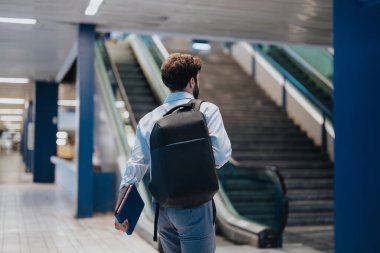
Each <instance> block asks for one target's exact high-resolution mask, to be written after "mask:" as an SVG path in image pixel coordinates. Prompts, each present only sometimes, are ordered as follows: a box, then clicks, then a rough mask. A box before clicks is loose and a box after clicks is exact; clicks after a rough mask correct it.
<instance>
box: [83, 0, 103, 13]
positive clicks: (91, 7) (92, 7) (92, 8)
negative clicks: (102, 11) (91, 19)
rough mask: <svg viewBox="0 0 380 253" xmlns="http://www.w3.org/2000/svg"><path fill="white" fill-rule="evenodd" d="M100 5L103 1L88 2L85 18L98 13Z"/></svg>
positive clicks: (93, 0)
mask: <svg viewBox="0 0 380 253" xmlns="http://www.w3.org/2000/svg"><path fill="white" fill-rule="evenodd" d="M102 3H103V0H90V3H89V4H88V6H87V8H86V11H85V13H84V14H86V15H87V16H94V15H95V14H96V13H97V12H98V10H99V7H100V5H101V4H102Z"/></svg>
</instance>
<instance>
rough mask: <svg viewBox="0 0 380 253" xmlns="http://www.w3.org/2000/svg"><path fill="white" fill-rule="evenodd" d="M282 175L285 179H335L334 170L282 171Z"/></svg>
mask: <svg viewBox="0 0 380 253" xmlns="http://www.w3.org/2000/svg"><path fill="white" fill-rule="evenodd" d="M281 174H282V176H283V177H284V178H285V179H304V180H309V179H314V178H315V179H318V178H333V176H334V172H333V171H332V170H316V169H314V170H313V169H309V170H306V169H303V170H299V169H298V170H297V169H281Z"/></svg>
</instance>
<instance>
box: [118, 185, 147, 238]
mask: <svg viewBox="0 0 380 253" xmlns="http://www.w3.org/2000/svg"><path fill="white" fill-rule="evenodd" d="M143 209H144V201H143V200H142V199H141V197H140V194H139V192H138V191H137V188H136V186H134V185H129V186H128V187H124V188H122V189H121V190H120V193H119V199H118V201H117V205H116V210H115V217H116V219H117V220H118V222H119V223H123V222H124V221H125V220H126V219H127V220H128V223H129V226H128V230H127V234H128V235H130V234H132V232H133V230H134V229H135V227H136V224H137V221H138V220H139V218H140V215H141V212H142V210H143Z"/></svg>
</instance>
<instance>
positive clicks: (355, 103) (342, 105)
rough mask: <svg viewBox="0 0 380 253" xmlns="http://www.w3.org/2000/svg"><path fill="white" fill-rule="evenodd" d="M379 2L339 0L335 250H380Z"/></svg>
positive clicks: (336, 4) (351, 252)
mask: <svg viewBox="0 0 380 253" xmlns="http://www.w3.org/2000/svg"><path fill="white" fill-rule="evenodd" d="M366 2H367V3H370V2H372V3H374V4H373V5H371V4H365V3H366ZM376 2H379V1H375V0H355V1H354V0H350V1H347V0H335V1H334V48H335V59H334V84H335V91H334V93H335V94H334V104H335V108H334V123H335V132H336V141H335V182H334V184H335V193H334V194H335V245H336V246H335V248H336V251H335V252H336V253H357V252H380V244H379V240H380V231H379V228H380V217H379V215H380V99H379V97H380V81H379V80H380V69H379V63H380V5H378V4H377V5H376V4H375V3H376Z"/></svg>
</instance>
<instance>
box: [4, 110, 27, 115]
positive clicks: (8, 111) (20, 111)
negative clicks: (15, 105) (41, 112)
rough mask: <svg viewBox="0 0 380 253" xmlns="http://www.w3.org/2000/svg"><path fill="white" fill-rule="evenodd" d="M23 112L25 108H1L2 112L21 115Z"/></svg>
mask: <svg viewBox="0 0 380 253" xmlns="http://www.w3.org/2000/svg"><path fill="white" fill-rule="evenodd" d="M23 113H24V110H23V109H0V114H8V115H20V114H23Z"/></svg>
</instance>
